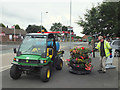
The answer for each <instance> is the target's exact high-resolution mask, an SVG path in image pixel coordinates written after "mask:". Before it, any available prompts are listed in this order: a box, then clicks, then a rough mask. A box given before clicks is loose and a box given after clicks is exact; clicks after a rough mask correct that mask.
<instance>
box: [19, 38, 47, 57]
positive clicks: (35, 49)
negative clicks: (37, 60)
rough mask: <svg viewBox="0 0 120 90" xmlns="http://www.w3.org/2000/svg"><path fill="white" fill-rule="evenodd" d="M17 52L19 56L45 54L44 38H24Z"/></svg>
mask: <svg viewBox="0 0 120 90" xmlns="http://www.w3.org/2000/svg"><path fill="white" fill-rule="evenodd" d="M18 51H19V52H20V53H21V54H35V55H42V54H45V53H46V36H26V37H25V39H24V40H23V43H22V44H21V46H20V48H19V50H18Z"/></svg>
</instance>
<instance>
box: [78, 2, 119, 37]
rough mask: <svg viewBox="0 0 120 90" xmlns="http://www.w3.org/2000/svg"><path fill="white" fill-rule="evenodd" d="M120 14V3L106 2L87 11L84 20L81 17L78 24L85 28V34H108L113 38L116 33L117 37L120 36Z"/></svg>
mask: <svg viewBox="0 0 120 90" xmlns="http://www.w3.org/2000/svg"><path fill="white" fill-rule="evenodd" d="M118 14H120V2H104V3H102V4H99V5H98V6H96V7H92V8H91V9H90V10H87V12H86V14H85V15H84V16H85V17H84V19H83V18H81V17H79V20H78V21H77V22H76V23H77V24H78V25H79V26H82V27H83V32H82V33H83V34H95V33H100V32H101V35H103V36H104V35H107V34H109V35H110V36H113V32H114V35H115V36H120V34H118V32H119V33H120V29H119V28H118V26H120V20H119V19H118Z"/></svg>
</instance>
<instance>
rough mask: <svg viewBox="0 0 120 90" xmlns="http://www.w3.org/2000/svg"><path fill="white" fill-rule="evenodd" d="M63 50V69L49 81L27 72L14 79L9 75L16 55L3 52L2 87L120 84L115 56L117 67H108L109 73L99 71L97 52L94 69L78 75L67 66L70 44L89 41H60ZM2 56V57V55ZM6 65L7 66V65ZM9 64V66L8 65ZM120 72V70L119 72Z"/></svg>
mask: <svg viewBox="0 0 120 90" xmlns="http://www.w3.org/2000/svg"><path fill="white" fill-rule="evenodd" d="M60 44H61V48H60V49H61V50H64V51H65V53H64V57H63V58H62V59H63V60H64V65H63V69H62V70H61V71H57V70H55V69H54V70H53V72H52V77H51V79H50V81H49V82H47V83H43V82H42V81H41V80H40V76H39V75H37V76H36V75H32V76H27V75H25V74H23V75H22V77H21V78H20V79H18V80H13V79H11V78H10V76H9V70H10V69H9V67H10V66H9V65H11V62H12V59H13V57H14V54H13V53H11V52H10V53H4V54H2V55H1V56H2V59H1V60H2V66H0V67H2V70H1V73H2V74H1V73H0V75H2V82H1V83H2V88H118V85H119V87H120V84H119V83H118V67H119V68H120V66H119V65H118V60H119V58H117V57H115V58H114V61H113V65H115V66H116V68H115V69H108V70H107V73H98V72H97V70H98V65H99V63H100V61H99V55H98V53H96V57H95V58H92V65H93V67H94V68H93V70H92V72H91V73H90V74H88V75H76V74H71V73H69V70H70V68H69V67H68V66H67V63H66V61H65V60H66V59H68V58H69V57H70V54H69V49H70V46H71V47H73V46H85V47H88V46H87V43H77V42H76V43H72V44H71V45H70V43H69V42H68V43H67V42H66V43H63V42H62V43H60ZM1 56H0V57H1ZM5 66H6V67H5ZM7 66H8V67H7ZM3 67H4V68H3ZM119 73H120V72H119ZM119 81H120V80H119Z"/></svg>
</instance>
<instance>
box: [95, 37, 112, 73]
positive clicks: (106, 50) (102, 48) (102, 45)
mask: <svg viewBox="0 0 120 90" xmlns="http://www.w3.org/2000/svg"><path fill="white" fill-rule="evenodd" d="M98 40H99V43H98V44H97V46H96V47H95V48H94V49H93V51H96V50H99V52H100V62H101V63H100V66H99V70H98V72H103V73H106V68H105V62H106V60H107V57H109V56H110V58H112V48H111V46H110V44H109V42H107V41H106V40H104V39H103V37H102V36H99V37H98Z"/></svg>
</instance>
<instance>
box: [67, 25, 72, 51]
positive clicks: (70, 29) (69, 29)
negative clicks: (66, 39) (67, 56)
mask: <svg viewBox="0 0 120 90" xmlns="http://www.w3.org/2000/svg"><path fill="white" fill-rule="evenodd" d="M72 30H73V27H68V31H70V49H71V31H72Z"/></svg>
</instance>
